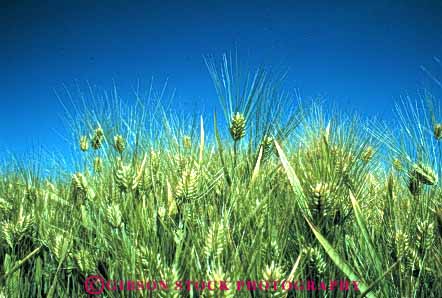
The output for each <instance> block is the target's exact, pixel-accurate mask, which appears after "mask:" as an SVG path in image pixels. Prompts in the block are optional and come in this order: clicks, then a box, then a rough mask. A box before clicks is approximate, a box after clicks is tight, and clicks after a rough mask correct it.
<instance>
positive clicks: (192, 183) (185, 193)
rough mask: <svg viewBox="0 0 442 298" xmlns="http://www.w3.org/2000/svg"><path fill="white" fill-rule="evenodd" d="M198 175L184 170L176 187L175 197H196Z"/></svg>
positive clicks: (193, 171) (192, 171)
mask: <svg viewBox="0 0 442 298" xmlns="http://www.w3.org/2000/svg"><path fill="white" fill-rule="evenodd" d="M197 183H198V174H197V172H196V171H195V170H193V169H192V170H184V171H183V173H182V175H181V177H180V179H179V181H178V184H177V186H176V197H177V198H180V199H193V198H195V197H196V195H197Z"/></svg>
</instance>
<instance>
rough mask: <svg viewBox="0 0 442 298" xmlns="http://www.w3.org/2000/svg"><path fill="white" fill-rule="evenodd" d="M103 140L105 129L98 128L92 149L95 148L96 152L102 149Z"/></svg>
mask: <svg viewBox="0 0 442 298" xmlns="http://www.w3.org/2000/svg"><path fill="white" fill-rule="evenodd" d="M103 138H104V133H103V129H102V128H101V127H98V128H96V129H95V132H94V136H93V138H92V148H94V150H98V149H100V148H101V145H102V143H103Z"/></svg>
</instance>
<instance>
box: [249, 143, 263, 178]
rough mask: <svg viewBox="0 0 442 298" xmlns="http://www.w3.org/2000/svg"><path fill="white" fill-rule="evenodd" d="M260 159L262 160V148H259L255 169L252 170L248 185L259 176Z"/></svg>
mask: <svg viewBox="0 0 442 298" xmlns="http://www.w3.org/2000/svg"><path fill="white" fill-rule="evenodd" d="M261 158H262V146H259V153H258V158H257V160H256V164H255V167H254V169H253V173H252V179H251V181H250V183H253V182H254V181H255V179H256V177H257V176H258V174H259V168H260V166H261Z"/></svg>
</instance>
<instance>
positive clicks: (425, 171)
mask: <svg viewBox="0 0 442 298" xmlns="http://www.w3.org/2000/svg"><path fill="white" fill-rule="evenodd" d="M410 177H415V178H416V179H417V180H418V181H419V182H421V183H423V184H426V185H435V184H437V181H438V177H437V174H436V173H435V172H434V171H433V169H432V168H431V167H429V166H426V165H423V164H421V163H419V164H414V165H413V168H412V169H411V171H410Z"/></svg>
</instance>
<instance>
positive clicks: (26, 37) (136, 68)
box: [0, 0, 442, 156]
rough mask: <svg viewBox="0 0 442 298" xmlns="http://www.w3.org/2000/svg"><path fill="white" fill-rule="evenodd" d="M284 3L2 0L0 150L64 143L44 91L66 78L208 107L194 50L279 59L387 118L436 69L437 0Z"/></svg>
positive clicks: (440, 44) (57, 108)
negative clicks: (151, 87)
mask: <svg viewBox="0 0 442 298" xmlns="http://www.w3.org/2000/svg"><path fill="white" fill-rule="evenodd" d="M92 2H93V3H92ZM287 2H288V1H287ZM290 2H293V3H290V4H289V3H286V1H250V2H247V1H240V0H237V1H188V2H186V1H176V2H171V1H145V2H138V1H110V0H108V1H20V2H19V1H10V3H6V1H3V2H2V3H1V4H0V22H1V26H0V44H1V47H0V91H1V94H0V103H1V108H0V123H1V124H0V156H4V154H5V152H6V150H10V151H12V152H16V153H26V152H30V151H32V150H35V149H36V148H39V147H40V146H44V147H45V148H57V149H59V150H61V151H63V150H68V149H67V148H68V144H66V143H64V141H63V139H62V138H61V137H60V136H59V133H61V134H65V133H66V132H65V131H64V130H63V126H62V125H63V122H62V118H61V116H63V113H64V112H63V109H62V106H61V104H60V103H59V101H58V99H57V97H56V96H55V93H54V90H58V89H61V88H62V87H63V85H67V86H68V87H70V88H71V87H72V88H73V87H74V86H75V82H78V83H79V84H80V86H84V88H86V84H85V83H86V81H89V82H90V83H91V84H95V85H98V86H99V87H101V88H104V89H110V88H111V87H112V85H113V82H115V83H116V85H117V86H118V88H119V90H120V95H122V96H123V97H124V96H126V94H127V97H128V98H129V95H130V92H131V90H132V88H133V87H134V86H136V84H137V81H138V80H140V81H141V82H142V84H144V85H145V86H148V84H149V82H150V79H151V77H152V76H153V77H155V80H156V81H157V82H158V84H159V85H161V82H163V81H164V80H165V79H167V78H168V79H169V86H170V87H171V88H175V89H176V92H177V93H176V94H177V97H176V98H177V100H179V101H180V102H184V103H189V104H194V105H199V106H202V107H206V108H208V109H209V110H210V109H211V107H213V106H214V105H216V102H217V100H216V96H215V91H214V88H213V86H212V84H211V81H210V77H209V75H208V72H207V69H206V67H205V65H204V61H203V55H207V54H215V55H220V54H221V53H222V52H224V51H229V50H232V49H235V48H236V49H238V52H239V53H240V57H244V58H246V59H247V61H249V63H251V64H258V63H263V64H266V65H270V66H273V67H274V68H287V69H288V70H289V75H288V80H287V86H288V88H297V89H299V90H300V93H301V94H302V95H303V96H305V97H315V96H322V97H324V98H325V99H327V100H329V101H330V102H334V103H336V104H337V105H338V106H340V107H342V108H343V109H348V110H357V111H359V112H360V113H362V114H364V115H367V116H378V117H381V118H383V119H387V120H388V119H390V118H391V117H392V109H393V103H394V101H395V100H397V99H398V98H399V96H401V95H404V94H407V93H414V92H415V91H416V89H417V88H420V87H422V86H425V85H426V84H428V79H427V78H426V76H425V75H424V74H423V72H422V71H421V70H420V66H422V65H423V66H426V67H428V68H429V69H430V70H432V71H434V72H436V73H437V72H438V71H439V72H440V66H438V65H437V64H436V63H435V61H434V60H433V58H434V57H439V56H440V55H441V53H442V2H441V1H374V2H373V3H372V1H290ZM331 2H334V3H331ZM358 2H359V3H358Z"/></svg>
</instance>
